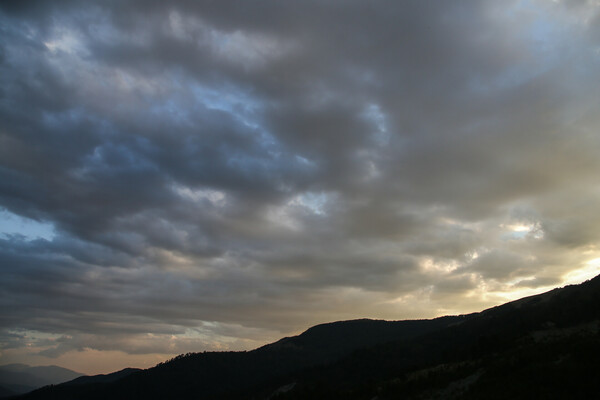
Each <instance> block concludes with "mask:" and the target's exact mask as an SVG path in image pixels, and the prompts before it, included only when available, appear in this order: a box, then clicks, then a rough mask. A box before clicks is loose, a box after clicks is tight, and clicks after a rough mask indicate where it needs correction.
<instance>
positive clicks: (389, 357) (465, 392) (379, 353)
mask: <svg viewBox="0 0 600 400" xmlns="http://www.w3.org/2000/svg"><path fill="white" fill-rule="evenodd" d="M598 360H600V277H597V278H595V279H593V280H591V281H588V282H585V283H583V284H581V285H574V286H567V287H565V288H561V289H555V290H553V291H550V292H547V293H544V294H541V295H537V296H531V297H527V298H524V299H521V300H518V301H514V302H511V303H507V304H505V305H503V306H499V307H494V308H491V309H488V310H485V311H483V312H480V313H474V314H469V315H464V316H454V317H442V318H436V319H433V320H417V321H394V322H390V321H374V320H355V321H343V322H334V323H330V324H323V325H318V326H315V327H313V328H310V329H308V330H307V331H306V332H304V333H302V334H301V335H298V336H294V337H290V338H284V339H281V340H279V341H278V342H275V343H272V344H270V345H267V346H263V347H261V348H258V349H256V350H253V351H248V352H209V353H195V354H186V355H181V356H178V357H176V358H174V359H172V360H169V361H167V362H165V363H161V364H159V365H157V366H156V367H154V368H150V369H148V370H143V371H138V372H133V373H130V374H129V375H127V376H125V377H123V378H120V379H117V380H114V381H112V382H108V381H107V382H99V381H96V382H92V383H84V384H79V385H70V384H63V385H58V386H54V387H47V388H43V389H40V390H37V391H35V392H33V393H31V394H29V395H26V396H24V397H23V398H24V399H50V398H60V399H78V398H86V399H104V398H111V399H162V398H177V399H191V398H194V399H273V400H274V399H374V398H376V399H378V400H383V399H396V398H402V399H494V398H498V399H506V398H511V399H530V398H543V399H547V398H548V399H550V398H557V399H558V398H560V399H563V398H570V399H572V398H581V399H583V398H586V399H589V398H596V397H597V396H598V393H600V365H599V363H600V361H598Z"/></svg>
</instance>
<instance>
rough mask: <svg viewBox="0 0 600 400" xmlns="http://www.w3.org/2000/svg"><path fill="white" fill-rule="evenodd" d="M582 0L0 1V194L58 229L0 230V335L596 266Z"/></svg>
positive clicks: (359, 302) (353, 303)
mask: <svg viewBox="0 0 600 400" xmlns="http://www.w3.org/2000/svg"><path fill="white" fill-rule="evenodd" d="M598 15H600V14H599V13H598V11H597V8H596V7H595V6H593V4H590V3H586V2H559V3H546V2H533V3H531V4H530V6H527V7H525V6H524V5H523V3H522V2H519V1H511V2H503V3H502V4H496V3H493V2H479V1H461V2H447V3H444V4H443V5H440V6H436V7H432V6H430V5H428V4H427V3H423V2H415V1H403V2H397V3H394V4H388V3H384V2H369V3H364V2H359V1H356V2H347V1H344V2H338V1H331V2H313V1H303V2H293V3H282V2H260V3H258V2H235V3H228V4H225V3H222V2H188V1H180V2H175V3H169V4H166V3H164V2H139V1H128V2H106V3H102V4H95V5H85V4H80V3H79V2H61V3H54V4H49V3H48V4H45V3H44V4H42V3H29V2H26V4H25V2H8V3H5V4H4V3H3V5H2V6H1V7H0V22H1V23H0V26H1V28H0V30H1V37H2V39H1V40H0V82H1V84H0V121H1V122H0V207H2V208H3V209H6V210H8V212H11V213H14V214H17V215H20V216H22V217H24V218H29V219H31V220H35V221H40V222H45V223H48V224H52V226H53V227H54V230H55V236H54V238H53V239H52V240H29V239H28V238H26V237H19V236H18V235H12V236H11V235H10V234H11V233H12V232H7V233H5V234H3V236H0V261H1V263H0V265H1V268H2V270H3V273H2V278H0V282H1V283H2V285H1V286H0V287H1V289H0V294H1V297H0V302H1V304H2V305H3V307H4V308H5V309H8V310H9V312H7V313H6V314H5V315H3V316H2V317H1V318H2V319H1V321H2V326H4V327H7V329H6V330H5V331H3V333H2V335H0V336H1V337H2V338H4V337H6V338H8V337H10V335H11V333H10V332H16V331H18V330H19V329H21V330H26V331H31V332H34V331H35V332H42V333H46V334H49V333H52V334H56V335H59V336H58V337H64V340H62V341H58V342H52V343H48V342H43V343H42V342H40V343H39V345H40V346H41V347H45V348H44V349H42V350H40V352H41V353H40V354H45V355H48V356H57V355H59V354H64V352H67V351H70V350H71V349H82V348H86V347H89V348H96V349H100V350H112V349H121V350H124V351H127V352H130V353H144V352H148V353H151V352H159V353H162V352H183V351H185V350H186V349H189V350H202V349H203V348H207V349H208V348H216V347H217V346H218V342H219V340H222V341H224V342H227V343H229V344H230V345H231V346H244V343H245V344H246V345H249V343H252V344H256V343H258V342H259V341H260V339H259V338H258V337H259V336H260V335H262V334H264V335H265V337H267V336H268V337H269V338H275V337H277V335H278V334H279V333H282V334H289V333H291V332H293V331H295V330H299V329H301V328H303V327H305V326H306V325H308V324H311V323H316V322H324V321H326V320H327V319H342V318H353V317H362V316H369V317H376V318H377V317H386V318H404V317H407V316H411V317H415V316H420V317H429V316H433V315H435V314H436V313H437V311H436V310H446V309H452V310H456V311H460V312H466V311H474V310H475V309H478V308H481V307H483V306H484V305H489V300H488V299H485V298H484V297H483V296H480V297H477V298H476V299H475V300H474V298H473V297H471V298H468V297H467V294H471V295H472V296H478V295H479V294H480V293H481V290H483V288H490V290H495V291H497V292H502V291H504V292H506V293H508V292H510V291H511V290H516V289H519V288H520V289H522V288H544V287H545V286H549V285H554V284H557V283H561V282H563V280H564V279H567V278H566V277H568V276H569V273H570V272H571V271H573V270H576V269H585V268H591V267H589V265H591V264H589V261H590V260H591V259H594V258H598V257H599V255H598V254H597V249H596V246H597V243H598V238H599V237H600V230H598V229H597V228H596V226H597V225H598V224H596V223H595V222H596V221H597V215H598V213H597V207H596V206H595V204H597V201H595V200H596V198H597V194H596V192H597V189H596V187H597V184H596V177H597V176H598V172H599V170H600V162H599V161H598V157H597V154H598V151H599V150H600V148H599V147H600V140H599V139H598V135H596V131H597V127H598V126H599V124H600V120H599V119H598V116H597V113H596V112H595V110H596V109H597V108H598V106H599V104H598V101H599V100H598V99H599V97H598V96H597V85H595V82H598V81H599V79H598V78H599V76H598V69H597V68H595V66H597V62H598V59H597V43H598V40H597V38H598V34H597V33H598V32H597V29H596V26H595V25H596V24H595V20H596V19H597V18H598ZM473 293H475V295H473ZM477 293H479V294H477ZM408 302H412V303H411V304H409V303H408ZM417 303H418V304H417ZM428 310H429V311H428ZM417 313H421V314H419V315H417ZM128 321H134V323H128ZM211 324H212V325H211ZM199 327H200V328H199ZM223 327H226V328H223ZM194 329H200V330H201V331H202V335H197V336H194V337H193V338H189V337H186V336H185V335H184V333H185V332H187V330H194ZM225 331H227V332H225ZM170 333H174V334H175V336H177V337H178V338H179V339H178V342H177V343H176V344H174V346H173V347H170V348H166V347H164V346H162V347H161V345H160V343H159V342H160V340H158V339H157V340H149V339H148V340H146V339H144V337H145V336H144V335H147V334H156V335H157V337H161V338H162V337H163V336H161V335H169V334H170ZM178 335H179V336H178ZM250 336H251V337H252V339H251V341H250V342H247V341H245V338H247V337H250ZM164 337H166V336H164ZM69 338H70V339H69ZM220 338H221V339H220ZM3 340H4V339H3ZM6 340H9V339H6ZM11 340H12V339H11ZM111 340H112V343H113V344H114V345H112V346H109V345H108V344H107V343H109V342H111ZM3 343H4V342H3ZM15 343H17V342H15ZM19 343H20V342H19ZM136 343H139V345H136ZM233 343H236V344H235V345H234V344H233ZM11 346H12V345H11ZM15 346H17V345H15ZM198 347H202V348H198Z"/></svg>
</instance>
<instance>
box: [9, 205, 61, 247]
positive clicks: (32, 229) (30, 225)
mask: <svg viewBox="0 0 600 400" xmlns="http://www.w3.org/2000/svg"><path fill="white" fill-rule="evenodd" d="M55 234H56V233H55V231H54V226H53V225H52V224H51V223H48V222H40V221H35V220H33V219H30V218H25V217H21V216H19V215H17V214H14V213H12V212H10V211H8V210H6V209H0V237H3V238H7V237H10V236H12V235H19V236H23V237H24V238H25V239H27V240H35V239H45V240H52V239H53V238H54V236H55Z"/></svg>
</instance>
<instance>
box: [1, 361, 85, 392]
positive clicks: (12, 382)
mask: <svg viewBox="0 0 600 400" xmlns="http://www.w3.org/2000/svg"><path fill="white" fill-rule="evenodd" d="M81 375H82V374H80V373H78V372H75V371H71V370H70V369H66V368H62V367H57V366H56V365H50V366H45V367H30V366H29V365H25V364H7V365H2V366H0V387H3V388H4V389H5V390H7V392H5V393H6V394H5V395H2V396H6V395H9V394H10V392H12V393H13V394H15V393H16V394H19V393H27V392H30V391H32V390H34V389H37V388H40V387H42V386H46V385H54V384H59V383H62V382H67V381H70V380H72V379H75V378H77V377H79V376H81ZM0 393H3V392H0Z"/></svg>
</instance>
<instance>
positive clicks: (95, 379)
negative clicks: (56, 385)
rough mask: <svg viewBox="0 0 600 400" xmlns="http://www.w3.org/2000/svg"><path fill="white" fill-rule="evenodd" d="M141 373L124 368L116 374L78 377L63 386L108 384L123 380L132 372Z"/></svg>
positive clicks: (134, 369) (133, 369) (136, 369)
mask: <svg viewBox="0 0 600 400" xmlns="http://www.w3.org/2000/svg"><path fill="white" fill-rule="evenodd" d="M138 371H141V369H139V368H125V369H122V370H120V371H117V372H112V373H110V374H100V375H91V376H88V375H85V376H80V377H79V378H75V379H73V380H72V381H69V382H65V385H86V384H90V383H110V382H115V381H118V380H119V379H121V378H125V377H126V376H129V375H131V374H133V373H134V372H138Z"/></svg>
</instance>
